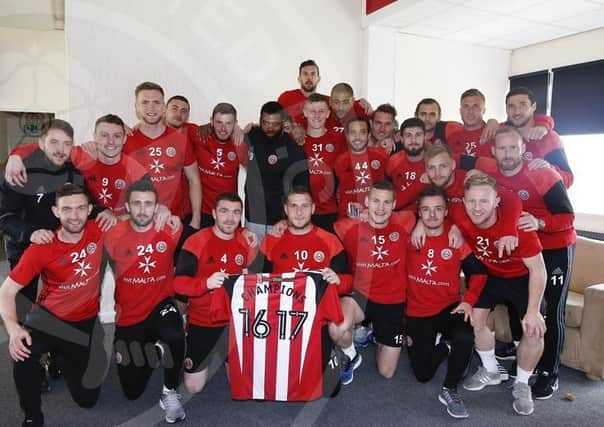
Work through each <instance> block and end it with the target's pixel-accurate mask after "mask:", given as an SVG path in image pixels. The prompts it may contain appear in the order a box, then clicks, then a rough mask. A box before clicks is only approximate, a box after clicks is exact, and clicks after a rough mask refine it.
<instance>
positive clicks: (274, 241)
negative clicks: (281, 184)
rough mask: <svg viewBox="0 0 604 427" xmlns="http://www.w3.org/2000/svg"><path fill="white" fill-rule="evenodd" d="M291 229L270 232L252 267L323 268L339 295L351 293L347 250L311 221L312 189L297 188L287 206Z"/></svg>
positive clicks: (266, 269)
mask: <svg viewBox="0 0 604 427" xmlns="http://www.w3.org/2000/svg"><path fill="white" fill-rule="evenodd" d="M283 210H284V211H285V215H286V217H287V229H286V230H285V232H284V233H283V234H282V235H281V236H278V237H277V236H274V235H270V234H269V235H268V236H266V238H265V239H264V241H263V242H262V246H261V247H260V253H259V254H258V257H257V258H256V259H255V260H254V262H253V264H252V265H251V266H250V269H251V270H252V271H256V272H259V273H288V272H292V271H293V272H305V271H320V272H321V274H322V275H323V279H325V281H326V282H327V283H333V284H335V285H337V286H338V293H339V294H342V295H343V294H347V293H348V292H350V289H351V285H352V281H351V276H350V274H349V271H348V262H347V259H346V253H345V252H344V248H343V247H342V244H341V243H340V241H339V240H338V238H337V237H336V236H335V235H334V234H332V233H329V232H327V231H325V230H324V229H322V228H319V227H317V226H315V225H313V223H312V222H311V219H312V215H313V213H314V211H315V204H314V202H313V199H312V196H311V194H310V191H309V190H308V189H307V188H304V187H299V186H296V187H293V188H292V189H291V190H290V191H289V193H288V194H287V198H286V201H285V204H284V206H283Z"/></svg>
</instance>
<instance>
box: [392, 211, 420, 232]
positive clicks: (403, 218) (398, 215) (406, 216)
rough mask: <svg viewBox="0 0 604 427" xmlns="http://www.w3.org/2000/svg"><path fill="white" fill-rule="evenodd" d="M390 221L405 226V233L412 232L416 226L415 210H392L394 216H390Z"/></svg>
mask: <svg viewBox="0 0 604 427" xmlns="http://www.w3.org/2000/svg"><path fill="white" fill-rule="evenodd" d="M390 221H391V222H392V223H393V224H398V225H401V226H402V227H403V229H404V230H405V233H407V234H411V232H412V231H413V228H414V227H415V223H416V217H415V214H414V213H413V212H410V211H398V212H392V216H391V217H390Z"/></svg>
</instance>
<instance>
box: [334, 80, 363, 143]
mask: <svg viewBox="0 0 604 427" xmlns="http://www.w3.org/2000/svg"><path fill="white" fill-rule="evenodd" d="M328 101H329V107H330V109H331V114H330V115H329V117H328V118H327V124H326V127H327V129H329V130H333V131H334V132H336V133H340V134H342V135H343V134H344V127H345V126H346V123H348V122H349V121H350V120H352V119H353V118H355V117H361V118H364V119H367V120H369V119H371V106H370V105H369V103H368V102H367V101H365V100H364V99H361V100H355V99H354V91H353V89H352V86H350V85H349V84H348V83H344V82H342V83H337V84H336V85H334V87H332V88H331V95H330V97H328ZM362 104H364V105H365V106H368V107H369V108H368V109H369V112H366V111H365V108H363V105H362Z"/></svg>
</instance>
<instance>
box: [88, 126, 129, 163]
mask: <svg viewBox="0 0 604 427" xmlns="http://www.w3.org/2000/svg"><path fill="white" fill-rule="evenodd" d="M125 138H126V135H125V133H124V128H123V127H122V126H120V125H118V124H114V123H107V122H101V123H99V124H98V125H97V127H96V129H95V130H94V143H95V145H96V150H97V153H98V155H99V160H100V161H101V162H103V163H105V164H113V163H114V162H116V161H118V160H119V158H120V156H121V154H122V148H123V147H124V142H125Z"/></svg>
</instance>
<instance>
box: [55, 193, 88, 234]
mask: <svg viewBox="0 0 604 427" xmlns="http://www.w3.org/2000/svg"><path fill="white" fill-rule="evenodd" d="M91 211H92V205H91V204H90V203H89V202H88V198H87V197H86V196H85V195H84V194H73V195H71V196H64V197H60V198H59V199H58V200H57V202H56V205H55V206H53V207H52V212H53V213H54V215H55V216H56V217H57V218H58V219H59V222H60V223H61V227H63V230H64V231H66V232H67V233H70V234H78V233H80V232H82V230H83V229H84V227H85V226H86V221H87V220H88V215H89V214H90V212H91Z"/></svg>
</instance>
